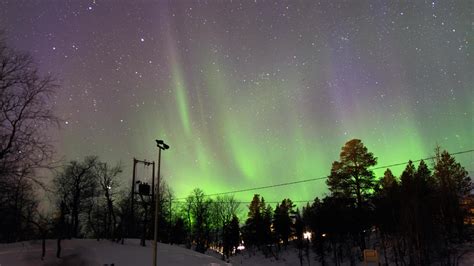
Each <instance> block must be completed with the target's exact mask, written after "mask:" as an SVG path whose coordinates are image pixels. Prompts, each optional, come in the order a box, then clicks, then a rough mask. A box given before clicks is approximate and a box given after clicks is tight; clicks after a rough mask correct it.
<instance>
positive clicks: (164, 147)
mask: <svg viewBox="0 0 474 266" xmlns="http://www.w3.org/2000/svg"><path fill="white" fill-rule="evenodd" d="M155 141H156V146H157V147H158V148H160V149H162V150H167V149H169V148H170V146H168V144H166V143H165V142H164V141H163V140H161V139H157V140H155Z"/></svg>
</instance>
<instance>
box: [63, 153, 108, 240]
mask: <svg viewBox="0 0 474 266" xmlns="http://www.w3.org/2000/svg"><path fill="white" fill-rule="evenodd" d="M98 163H99V160H98V158H97V157H96V156H89V157H86V158H85V159H84V161H83V162H77V161H71V162H69V164H68V165H66V166H65V167H64V170H63V171H62V172H61V173H59V174H58V175H57V176H56V177H55V179H54V184H55V187H56V191H57V196H58V199H57V200H58V204H59V205H62V204H65V208H66V209H67V211H68V213H70V215H71V221H70V224H69V226H70V227H71V231H72V232H71V235H70V236H72V237H78V236H79V230H80V219H79V215H80V214H81V213H82V211H83V207H84V205H85V204H86V203H87V201H88V200H89V199H92V198H93V197H94V195H95V190H96V186H97V178H96V174H95V173H94V171H93V170H94V168H95V167H96V166H97V164H98ZM62 209H64V208H61V210H62Z"/></svg>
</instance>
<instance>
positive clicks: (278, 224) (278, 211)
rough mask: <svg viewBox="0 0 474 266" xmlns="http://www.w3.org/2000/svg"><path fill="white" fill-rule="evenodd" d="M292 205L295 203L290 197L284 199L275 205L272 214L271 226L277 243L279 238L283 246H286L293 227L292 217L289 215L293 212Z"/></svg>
mask: <svg viewBox="0 0 474 266" xmlns="http://www.w3.org/2000/svg"><path fill="white" fill-rule="evenodd" d="M294 207H295V205H294V204H293V202H292V201H291V200H290V199H284V200H283V201H282V202H281V204H278V205H277V206H276V208H275V214H274V215H273V228H274V230H275V233H276V235H277V239H276V240H277V243H280V241H279V240H281V241H283V244H284V245H285V247H286V246H288V238H289V237H290V235H291V232H292V230H293V229H294V228H293V222H292V217H290V216H292V215H294V214H295V211H294V210H293V208H294Z"/></svg>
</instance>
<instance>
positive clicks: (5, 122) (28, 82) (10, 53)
mask: <svg viewBox="0 0 474 266" xmlns="http://www.w3.org/2000/svg"><path fill="white" fill-rule="evenodd" d="M57 88H58V86H57V85H56V83H55V80H54V79H53V78H52V77H51V76H47V75H46V76H43V75H40V73H39V71H38V67H37V65H36V64H35V63H34V61H33V58H32V57H31V56H30V55H29V54H28V53H23V52H19V51H16V50H14V49H11V48H9V47H8V46H7V44H6V41H5V39H4V37H3V33H1V32H0V217H2V220H4V222H2V223H1V227H0V228H1V229H0V241H2V240H7V241H17V240H19V239H20V238H22V237H23V236H24V233H27V230H26V223H25V221H24V220H23V218H22V217H26V216H28V214H29V213H32V212H31V209H32V208H33V209H34V208H36V206H35V205H36V199H35V197H34V196H35V194H34V192H33V187H32V185H33V184H38V185H43V184H42V182H41V181H40V180H39V179H38V178H37V176H36V174H37V173H36V170H37V169H40V168H45V167H51V163H50V162H51V160H50V159H51V157H52V155H53V151H54V150H53V146H52V145H51V142H50V140H49V139H48V137H47V134H46V131H47V129H48V127H50V126H52V125H58V119H57V117H56V116H55V115H54V113H53V105H52V97H53V96H54V92H55V90H56V89H57ZM9 221H14V224H9ZM10 225H13V227H11V226H10ZM28 226H31V225H28ZM8 235H13V236H14V237H10V236H8ZM5 237H6V238H5Z"/></svg>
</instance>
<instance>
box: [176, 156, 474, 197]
mask: <svg viewBox="0 0 474 266" xmlns="http://www.w3.org/2000/svg"><path fill="white" fill-rule="evenodd" d="M470 152H474V149H470V150H464V151H459V152H454V153H450V155H458V154H464V153H470ZM434 158H436V157H435V156H431V157H427V158H423V159H418V160H409V161H406V162H401V163H395V164H389V165H384V166H378V167H374V168H370V169H371V170H378V169H384V168H390V167H395V166H401V165H406V164H407V163H408V162H410V161H411V162H413V163H416V162H420V161H424V160H429V159H434ZM326 178H327V176H323V177H315V178H308V179H303V180H297V181H291V182H284V183H279V184H273V185H266V186H259V187H251V188H244V189H237V190H232V191H226V192H218V193H211V194H206V196H207V197H213V196H221V195H227V194H236V193H242V192H248V191H255V190H262V189H268V188H274V187H282V186H288V185H294V184H300V183H307V182H312V181H316V180H322V179H326ZM183 199H186V197H181V198H176V201H179V200H183ZM304 202H307V201H304Z"/></svg>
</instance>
